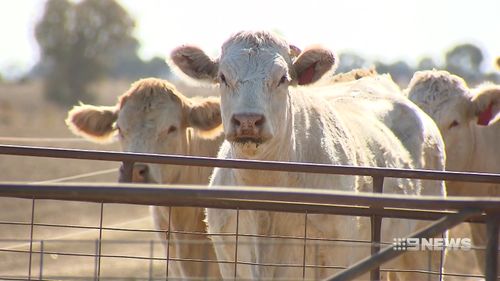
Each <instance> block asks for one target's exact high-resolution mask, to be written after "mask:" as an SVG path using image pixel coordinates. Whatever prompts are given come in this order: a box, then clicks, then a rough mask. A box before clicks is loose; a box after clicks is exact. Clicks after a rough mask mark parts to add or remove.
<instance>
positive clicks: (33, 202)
mask: <svg viewBox="0 0 500 281" xmlns="http://www.w3.org/2000/svg"><path fill="white" fill-rule="evenodd" d="M34 224H35V198H33V199H32V201H31V222H30V258H29V262H28V280H31V262H32V259H33V232H34V231H33V229H34Z"/></svg>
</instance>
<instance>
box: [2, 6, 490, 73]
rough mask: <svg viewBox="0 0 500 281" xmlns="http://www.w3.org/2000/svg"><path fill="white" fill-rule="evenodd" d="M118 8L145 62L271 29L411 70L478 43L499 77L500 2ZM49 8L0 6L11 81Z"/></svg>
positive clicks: (485, 65) (34, 52) (24, 64)
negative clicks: (495, 61) (246, 31)
mask: <svg viewBox="0 0 500 281" xmlns="http://www.w3.org/2000/svg"><path fill="white" fill-rule="evenodd" d="M71 2H73V3H74V2H77V3H78V2H81V1H71ZM117 2H118V3H119V4H120V5H122V6H123V8H125V10H126V11H127V13H129V15H130V16H131V17H132V18H133V19H134V21H135V28H134V29H133V36H134V37H135V38H137V39H138V40H139V43H140V46H139V55H140V57H141V58H142V59H144V60H148V59H151V58H152V57H154V56H159V57H164V56H165V55H166V54H168V52H169V50H171V49H172V48H174V47H175V46H177V45H179V44H182V43H196V44H197V45H200V46H202V47H204V48H205V49H206V50H207V51H209V52H211V53H214V54H215V53H217V51H218V47H219V46H220V44H221V42H222V41H223V40H224V39H225V38H227V37H228V35H230V34H231V33H233V32H236V31H238V30H242V29H271V30H275V31H279V32H280V33H282V34H283V35H284V36H285V37H286V38H288V39H289V40H290V41H293V42H294V43H295V44H297V45H300V46H306V45H308V44H312V43H323V44H324V45H327V46H329V47H331V48H333V49H334V50H337V51H338V52H339V53H341V52H346V51H349V52H354V53H356V54H359V55H361V56H363V57H364V58H365V59H367V60H371V61H372V60H379V61H383V62H384V63H387V64H390V63H394V62H397V61H399V60H403V61H405V62H407V63H408V64H409V65H410V66H411V67H416V66H418V63H419V62H420V61H421V60H422V59H425V58H427V57H429V58H431V59H432V60H433V61H434V62H435V63H436V64H442V63H444V60H445V57H444V56H445V53H446V52H447V51H449V50H450V49H452V48H453V47H454V46H456V45H459V44H464V43H472V44H474V45H476V46H477V47H479V48H480V49H481V50H482V52H483V55H484V60H483V62H482V64H481V69H482V70H483V71H492V70H494V67H493V58H494V57H496V56H498V55H499V53H500V36H499V33H498V30H499V29H498V27H499V23H498V11H500V2H499V1H497V0H478V1H454V0H440V1H434V0H418V1H399V0H377V1H372V0H359V1H318V0H310V1H267V0H252V1H196V0H183V1H161V0H143V1H136V0H118V1H117ZM45 3H46V1H45V0H16V1H1V2H0V34H1V35H2V43H1V45H0V46H1V47H0V49H1V51H0V73H1V74H2V76H3V77H4V79H12V78H19V77H21V76H23V75H25V74H26V73H27V72H29V71H30V69H31V68H32V67H33V66H34V65H35V64H36V63H37V62H38V60H39V58H40V51H39V47H38V44H37V41H36V39H35V38H34V28H35V26H36V24H37V23H38V22H39V21H40V20H41V17H42V16H43V12H44V6H45Z"/></svg>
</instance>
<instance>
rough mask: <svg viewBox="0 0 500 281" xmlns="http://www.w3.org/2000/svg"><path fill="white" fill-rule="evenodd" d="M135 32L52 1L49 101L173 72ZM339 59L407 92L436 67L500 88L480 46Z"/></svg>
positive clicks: (44, 38)
mask: <svg viewBox="0 0 500 281" xmlns="http://www.w3.org/2000/svg"><path fill="white" fill-rule="evenodd" d="M134 27H135V20H134V19H133V18H132V17H131V16H130V15H129V14H128V13H127V11H126V10H125V9H124V8H123V7H121V6H120V5H119V4H118V3H117V2H116V1H115V0H82V1H80V2H78V3H74V2H72V1H69V0H48V1H47V2H46V4H45V10H44V13H43V16H42V18H41V20H40V21H39V22H38V23H37V25H36V27H35V38H36V40H37V42H38V45H39V46H40V52H41V56H40V57H41V58H40V61H39V62H38V64H37V65H36V66H35V67H34V68H33V69H32V70H31V73H30V76H31V77H42V78H43V79H44V93H45V96H46V97H47V99H49V100H50V101H53V102H56V103H58V104H61V105H71V104H75V103H76V102H78V101H83V102H92V101H93V99H94V94H93V93H92V90H91V87H90V86H91V85H92V84H93V83H94V82H96V81H98V80H100V79H102V78H125V79H131V80H135V79H137V78H140V77H147V76H157V77H166V76H167V75H168V73H169V69H168V66H167V65H166V64H165V63H164V61H163V58H159V57H155V58H153V59H151V60H149V61H143V60H141V58H140V57H139V55H138V49H139V47H140V45H139V42H138V40H137V39H136V38H135V37H134V36H133V34H132V33H133V30H134ZM339 59H340V65H339V69H338V70H337V72H338V73H340V72H347V71H349V70H352V69H355V68H362V67H375V69H376V70H377V72H379V73H390V74H391V76H392V77H393V79H394V80H395V81H396V82H397V83H398V84H399V85H400V86H402V87H405V86H406V85H407V84H408V82H409V80H410V79H411V77H412V76H413V73H414V72H415V71H417V70H425V69H433V68H435V69H445V70H448V71H449V72H451V73H454V74H457V75H459V76H461V77H463V78H464V79H465V80H466V81H467V82H468V83H469V84H470V85H471V86H474V85H476V84H478V83H481V82H482V81H492V82H495V83H500V75H499V74H498V73H485V72H483V71H482V70H481V65H482V64H483V63H484V54H483V51H482V50H481V49H480V48H479V47H477V46H475V45H474V44H462V45H458V46H455V47H453V48H452V49H450V50H449V51H447V52H446V53H445V60H444V64H443V65H438V64H436V63H435V62H434V61H433V59H432V58H430V57H426V58H423V59H421V60H420V61H419V63H418V64H417V66H415V67H412V66H410V65H409V64H408V63H406V62H405V61H397V62H395V63H385V62H382V61H370V60H368V59H366V58H364V57H362V56H360V55H359V54H356V53H353V52H343V53H341V54H340V56H339Z"/></svg>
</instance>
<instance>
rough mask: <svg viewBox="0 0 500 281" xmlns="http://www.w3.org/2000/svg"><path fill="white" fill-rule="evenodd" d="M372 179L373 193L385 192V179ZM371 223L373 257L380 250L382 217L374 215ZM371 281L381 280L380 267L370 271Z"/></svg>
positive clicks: (376, 177) (378, 177)
mask: <svg viewBox="0 0 500 281" xmlns="http://www.w3.org/2000/svg"><path fill="white" fill-rule="evenodd" d="M372 178H373V193H382V192H383V190H384V177H380V176H375V177H372ZM370 222H371V240H372V244H371V245H372V246H371V254H372V256H373V255H375V254H376V253H378V251H379V250H380V241H381V229H382V217H380V216H376V215H372V216H371V221H370ZM370 280H372V281H375V280H380V267H379V266H377V267H376V268H374V269H373V270H372V271H370Z"/></svg>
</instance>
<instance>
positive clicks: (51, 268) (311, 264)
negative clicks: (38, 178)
mask: <svg viewBox="0 0 500 281" xmlns="http://www.w3.org/2000/svg"><path fill="white" fill-rule="evenodd" d="M57 153H59V152H56V154H57ZM84 153H85V152H84ZM94 153H96V154H95V155H98V154H99V153H97V152H92V155H94ZM103 154H105V153H103ZM80 156H81V155H80ZM87 156H88V155H87ZM122 156H123V155H120V154H113V155H112V157H116V158H117V159H115V161H117V160H118V161H122V160H123V158H120V157H122ZM64 157H68V158H69V157H72V156H71V153H68V154H65V155H64ZM73 157H74V156H73ZM92 157H93V156H92ZM127 157H140V155H134V154H129V155H125V157H124V158H127ZM148 157H153V156H151V155H150V156H148ZM154 157H156V156H154ZM126 160H128V161H130V160H131V159H130V158H129V159H126ZM132 160H135V159H132ZM188 160H189V159H187V160H186V161H188ZM195 160H196V159H195ZM158 161H159V160H158ZM174 161H175V160H174ZM182 161H184V159H183V160H182ZM198 161H200V160H198ZM201 161H206V160H203V159H202V160H201ZM217 161H218V160H217ZM141 162H147V161H144V159H142V160H141ZM194 162H196V161H194ZM199 163H200V162H198V164H199ZM183 164H185V163H184V162H183ZM225 165H235V164H234V163H229V164H227V163H225ZM244 165H249V164H247V163H245V164H244ZM256 166H257V167H259V166H258V165H256ZM285 166H286V165H285ZM279 168H281V169H285V168H287V167H279ZM296 169H297V168H296ZM318 169H325V168H324V167H319V168H318ZM322 171H324V170H322ZM342 172H345V170H343V171H342ZM360 172H361V173H369V172H371V171H370V170H369V169H368V170H366V169H365V170H361V171H360ZM385 172H387V171H385ZM389 172H390V173H392V174H389V175H390V176H398V175H397V172H401V171H395V170H392V171H389ZM374 173H376V174H377V175H379V176H380V173H381V171H380V170H377V169H375V170H374ZM395 173H396V174H395ZM402 173H404V175H410V176H414V177H418V176H422V175H419V174H418V172H417V173H415V174H412V173H414V171H402ZM422 174H423V177H427V178H429V177H439V176H441V177H452V176H453V173H450V174H448V173H444V172H437V173H433V172H431V171H424V172H422ZM469 176H470V178H467V175H466V174H459V177H458V178H460V177H463V178H465V179H468V180H470V179H472V180H473V181H474V180H476V181H483V182H484V181H493V182H495V181H496V182H500V175H485V174H477V173H476V174H472V175H469ZM0 197H5V198H13V199H12V200H18V201H19V202H20V204H21V203H22V204H24V205H25V208H26V214H25V216H24V218H22V219H19V218H14V219H12V218H10V219H9V218H8V216H5V215H4V216H2V219H1V220H0V229H2V231H1V232H2V233H3V234H2V235H1V236H0V260H1V262H0V279H1V280H166V279H168V280H181V279H178V278H177V277H176V276H177V274H178V272H175V268H176V263H181V262H183V263H192V264H196V265H199V266H201V267H202V268H204V271H203V270H202V272H205V273H206V274H202V275H200V276H198V277H193V278H190V280H219V278H218V277H214V276H211V275H210V274H209V271H210V266H211V265H215V266H217V267H218V266H219V265H221V264H228V265H231V267H233V268H234V272H235V274H236V272H237V271H248V270H252V268H254V267H255V266H259V267H273V268H287V269H288V270H293V272H294V274H295V276H296V278H294V279H291V280H320V279H321V278H320V276H323V277H324V276H328V275H334V274H337V273H339V272H341V271H342V270H345V269H347V267H348V266H347V265H346V264H342V263H335V264H320V263H318V262H317V260H315V259H314V258H311V259H308V258H306V256H307V257H310V256H312V257H318V256H319V255H321V252H324V251H325V250H327V251H329V250H331V251H335V250H336V249H339V248H348V249H355V248H357V249H363V250H364V251H365V252H366V253H367V256H369V255H370V250H371V249H372V248H373V246H380V248H382V249H388V248H389V247H390V246H392V241H387V240H388V239H385V240H383V242H382V243H378V242H377V241H375V242H374V241H372V240H371V239H370V237H369V236H367V237H363V239H358V238H353V237H333V236H332V237H320V236H311V235H310V234H308V218H311V217H312V216H316V215H323V216H325V218H328V217H327V216H334V215H356V216H363V217H364V219H365V220H366V223H368V224H369V219H370V218H372V217H373V216H379V217H385V218H400V219H410V218H412V219H426V220H429V221H431V220H436V219H439V218H443V217H449V216H452V215H456V214H457V213H459V211H460V210H463V209H464V208H469V209H470V208H479V209H477V210H473V212H472V213H471V214H470V215H468V216H467V217H464V219H463V221H468V222H474V223H481V222H484V221H486V220H487V216H486V214H498V211H500V200H499V199H496V198H450V199H444V198H432V197H425V198H400V197H398V196H390V195H383V196H382V195H371V194H361V195H353V194H343V193H335V192H331V191H324V192H323V191H318V190H315V191H312V192H311V191H304V190H295V189H265V188H264V189H263V188H242V187H238V188H220V189H212V190H208V189H207V188H202V187H175V186H169V187H168V188H166V186H161V187H158V186H151V185H130V184H129V185H127V184H126V185H123V184H122V185H118V184H94V185H89V184H56V183H45V184H40V183H36V184H19V183H3V184H0ZM19 198H25V199H19ZM54 200H57V201H54ZM59 200H64V201H65V202H68V201H82V202H86V203H82V204H86V208H84V209H82V211H83V212H84V213H83V214H80V215H84V216H85V217H86V220H85V221H83V222H81V221H79V220H78V218H76V217H73V218H71V217H70V218H68V219H67V220H63V221H57V219H51V220H47V219H45V218H43V219H42V217H41V216H40V217H39V216H38V212H39V210H38V208H37V207H38V206H40V205H41V204H55V203H56V202H59ZM332 202H335V203H336V204H332ZM137 205H155V206H175V207H169V208H181V207H187V206H189V207H208V208H221V209H231V210H233V212H237V213H238V215H239V214H240V213H244V212H246V210H261V211H277V212H283V213H286V214H289V215H290V216H291V217H293V218H294V219H297V218H298V219H301V220H303V221H304V228H303V229H296V231H295V232H293V233H290V234H288V235H285V234H280V235H263V234H259V233H242V232H241V231H240V230H239V229H238V225H239V224H238V223H237V224H236V229H234V230H233V231H231V232H227V233H209V234H208V235H209V236H211V237H212V238H213V237H216V236H225V237H231V238H232V240H231V241H232V244H233V245H235V246H236V249H235V255H234V257H233V258H232V259H229V260H216V259H213V258H210V257H209V254H208V250H205V248H206V249H208V248H209V247H210V246H211V245H208V244H207V243H206V242H204V241H203V240H200V239H197V237H199V236H205V235H207V234H206V233H199V232H193V231H190V230H182V229H181V230H179V229H175V230H173V229H172V228H171V225H170V220H168V221H167V223H166V224H165V225H163V227H162V228H158V227H156V228H155V226H153V224H152V221H151V217H150V216H146V217H143V218H141V219H137V220H135V221H134V222H132V223H129V224H116V223H115V222H112V221H111V220H108V219H107V216H108V215H111V214H113V213H116V212H122V213H127V212H128V211H129V212H130V213H132V212H131V211H130V210H131V209H133V208H135V207H136V206H137ZM60 212H61V213H64V212H67V210H65V209H64V208H61V209H60ZM481 212H482V213H483V214H482V215H481V214H480V213H481ZM170 213H171V212H169V214H170ZM478 214H479V215H478ZM90 217H92V219H90ZM237 217H238V218H239V216H237ZM497 218H498V217H497ZM326 221H328V220H327V219H326ZM458 222H460V220H459V221H458ZM497 224H498V222H497ZM309 227H310V226H309ZM12 229H17V231H15V230H12ZM9 233H10V234H9ZM497 237H498V233H497ZM256 239H258V241H259V244H261V245H262V246H264V247H265V246H266V245H277V244H278V245H280V246H282V247H285V248H287V249H295V250H293V251H291V252H294V253H300V257H299V258H294V259H290V261H288V260H280V261H273V262H260V261H255V260H252V259H247V257H246V256H245V254H244V253H241V251H242V250H241V249H244V247H245V246H246V245H252V244H254V243H255V241H256ZM383 239H384V238H383ZM214 241H215V240H214ZM214 243H217V242H214ZM179 244H188V245H192V246H193V247H194V248H196V249H198V251H197V254H196V255H191V256H189V255H184V256H183V255H179V253H177V252H176V249H175V247H174V246H173V245H179ZM238 247H239V248H240V251H238ZM483 249H484V251H487V250H486V248H484V247H480V249H479V250H483ZM494 252H495V253H496V255H498V244H497V246H496V249H495V251H494ZM311 253H312V254H311ZM431 258H432V257H431V255H429V259H431ZM297 261H299V262H297ZM429 263H430V261H429ZM495 270H496V269H495ZM397 271H399V272H404V271H414V272H417V273H421V276H422V280H424V279H425V280H427V279H428V278H429V276H444V277H449V278H452V279H451V280H458V279H456V278H481V276H483V275H482V272H478V271H475V272H473V271H471V270H465V271H464V272H453V271H450V272H446V271H445V272H443V271H441V270H439V269H438V270H436V269H433V268H430V267H428V268H419V269H412V270H409V269H401V268H394V267H391V265H390V264H389V265H383V266H382V267H381V272H382V274H384V273H386V272H397ZM362 278H366V279H368V278H370V277H369V276H368V275H367V274H365V275H363V277H362ZM238 280H242V279H238ZM273 280H276V279H273ZM464 280H465V279H464ZM492 280H493V279H492Z"/></svg>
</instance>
